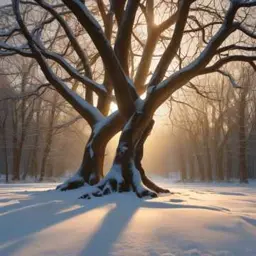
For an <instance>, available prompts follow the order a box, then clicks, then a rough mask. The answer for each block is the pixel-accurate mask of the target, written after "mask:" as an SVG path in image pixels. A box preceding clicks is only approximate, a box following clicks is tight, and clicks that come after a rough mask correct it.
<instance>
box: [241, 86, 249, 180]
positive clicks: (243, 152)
mask: <svg viewBox="0 0 256 256" xmlns="http://www.w3.org/2000/svg"><path fill="white" fill-rule="evenodd" d="M246 95H247V88H244V89H242V92H241V95H240V96H241V97H240V102H239V173H240V182H241V183H248V170H247V163H246V131H245V111H246Z"/></svg>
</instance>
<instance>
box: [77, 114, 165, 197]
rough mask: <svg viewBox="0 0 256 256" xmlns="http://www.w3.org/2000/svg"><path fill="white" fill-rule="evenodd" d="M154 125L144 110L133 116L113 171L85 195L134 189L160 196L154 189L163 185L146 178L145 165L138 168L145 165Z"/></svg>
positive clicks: (126, 128) (140, 195)
mask: <svg viewBox="0 0 256 256" xmlns="http://www.w3.org/2000/svg"><path fill="white" fill-rule="evenodd" d="M150 126H152V121H151V118H150V117H149V116H147V115H144V114H143V113H137V112H136V113H135V114H134V115H133V116H132V117H131V118H130V120H129V121H128V122H127V124H126V126H125V127H124V129H123V131H122V134H121V137H120V140H119V144H118V147H117V150H116V156H115V159H114V162H113V166H112V168H111V170H110V171H109V173H108V174H107V175H106V176H105V178H104V179H102V180H101V181H100V182H99V183H98V184H97V185H96V186H95V191H93V192H91V193H86V194H85V195H83V196H82V197H81V198H84V199H90V198H91V196H96V197H99V196H103V195H106V194H109V193H111V192H113V191H117V192H124V191H130V190H132V191H134V192H135V193H136V195H137V196H138V197H151V198H152V197H156V196H157V194H156V192H153V191H152V190H154V188H156V190H157V189H158V188H159V187H158V186H157V187H155V186H156V185H155V184H154V183H153V182H152V181H150V179H149V178H148V177H146V174H145V172H144V170H143V168H141V170H138V169H137V166H140V167H141V163H140V161H141V158H142V155H143V153H142V152H143V147H142V145H143V144H144V142H145V140H146V138H147V137H148V135H149V132H150V131H151V129H152V127H150ZM136 155H137V156H136ZM136 163H137V164H136ZM143 181H144V182H143ZM142 183H143V184H142ZM163 191H164V190H163ZM166 192H167V190H166Z"/></svg>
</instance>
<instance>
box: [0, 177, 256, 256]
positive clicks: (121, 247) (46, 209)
mask: <svg viewBox="0 0 256 256" xmlns="http://www.w3.org/2000/svg"><path fill="white" fill-rule="evenodd" d="M157 182H158V183H160V184H161V185H163V186H165V187H168V188H169V189H170V190H171V191H172V192H173V194H170V195H167V196H162V197H160V198H157V199H153V200H141V199H138V198H136V197H135V196H134V195H133V194H131V193H124V194H119V195H118V194H113V195H110V196H106V197H103V198H94V199H92V200H82V199H78V197H79V196H80V195H82V194H83V193H84V191H85V188H81V189H79V190H76V191H69V192H57V191H49V189H53V188H55V186H56V184H50V183H45V184H10V185H4V184H1V185H0V255H1V256H9V255H13V256H14V255H15V256H33V255H36V256H57V255H58V256H75V255H79V256H105V255H113V256H130V255H132V256H142V255H143V256H144V255H145V256H146V255H148V256H157V255H162V256H174V255H175V256H183V255H186V256H189V255H191V256H196V255H197V256H198V255H201V256H202V255H203V256H210V255H218V256H220V255H221V256H231V255H239V256H247V255H250V256H255V255H256V183H255V182H254V183H253V182H252V183H251V184H249V185H246V186H239V185H234V184H232V185H229V184H221V185H217V184H199V183H198V184H173V183H171V182H170V181H168V180H164V179H157Z"/></svg>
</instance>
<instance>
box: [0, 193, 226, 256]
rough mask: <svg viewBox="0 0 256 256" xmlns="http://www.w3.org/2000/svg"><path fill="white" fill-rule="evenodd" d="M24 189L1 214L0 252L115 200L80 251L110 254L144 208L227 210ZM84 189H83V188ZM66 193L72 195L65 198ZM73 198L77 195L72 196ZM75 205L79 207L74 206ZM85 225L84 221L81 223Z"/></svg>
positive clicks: (121, 196) (123, 196) (9, 251)
mask: <svg viewBox="0 0 256 256" xmlns="http://www.w3.org/2000/svg"><path fill="white" fill-rule="evenodd" d="M23 193H27V195H28V196H29V198H28V200H24V202H22V203H21V205H20V206H19V204H17V205H15V206H10V207H7V209H6V211H5V212H3V213H2V216H1V217H0V227H1V230H0V255H11V254H12V253H13V252H17V251H18V250H19V249H20V248H22V247H24V246H25V245H26V244H27V243H28V242H29V238H28V237H31V236H32V235H33V234H34V233H38V232H40V231H42V230H44V229H46V228H48V227H51V226H54V225H56V224H58V223H61V222H63V221H65V220H68V219H71V218H73V217H76V216H78V215H81V214H84V213H88V212H89V211H91V210H94V209H96V208H99V207H104V206H105V205H108V204H113V205H114V207H113V208H112V209H111V210H109V211H108V213H107V214H106V215H105V216H104V219H103V221H102V223H101V224H100V227H99V228H98V230H97V231H96V232H95V233H94V234H93V235H92V237H91V239H90V240H89V241H88V240H86V241H85V245H84V249H82V251H81V252H80V253H79V255H80V256H84V255H108V254H110V252H111V249H112V247H113V245H114V244H115V241H117V239H118V238H119V237H120V235H121V234H122V232H123V231H125V229H126V227H127V225H128V224H129V222H130V221H131V219H132V218H133V216H134V215H135V213H136V212H137V211H138V210H139V209H140V208H160V209H161V208H162V209H163V208H164V209H175V208H191V209H193V208H200V209H204V210H215V211H222V210H224V209H220V208H214V207H206V206H195V205H187V204H186V205H185V204H176V203H174V204H173V203H171V202H170V201H168V202H158V201H156V200H157V199H156V200H149V201H145V200H141V199H138V198H137V197H136V196H135V195H133V194H130V193H124V194H113V195H110V196H106V197H103V198H94V199H92V200H90V201H88V200H75V198H77V196H78V194H79V193H77V192H76V193H70V192H67V193H65V192H56V193H53V192H50V193H49V194H47V192H36V193H33V192H23ZM81 193H83V191H82V190H81ZM66 195H67V197H68V198H69V199H65V197H66ZM70 198H73V199H72V200H70ZM74 205H78V206H79V207H77V208H72V207H73V206H74ZM67 209H68V210H67ZM0 215H1V214H0ZM100 221H101V219H100V218H99V222H100ZM81 225H84V224H83V223H81ZM17 227H18V228H17ZM85 228H86V227H85ZM74 232H75V230H74ZM1 245H2V246H1ZM57 249H58V248H56V250H57Z"/></svg>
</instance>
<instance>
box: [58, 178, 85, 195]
mask: <svg viewBox="0 0 256 256" xmlns="http://www.w3.org/2000/svg"><path fill="white" fill-rule="evenodd" d="M84 184H85V182H84V179H83V178H82V177H81V176H79V175H75V176H73V177H71V178H70V179H68V180H67V181H65V182H64V183H63V184H60V185H58V186H57V187H56V190H60V191H66V190H72V189H76V188H80V187H82V186H84Z"/></svg>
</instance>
